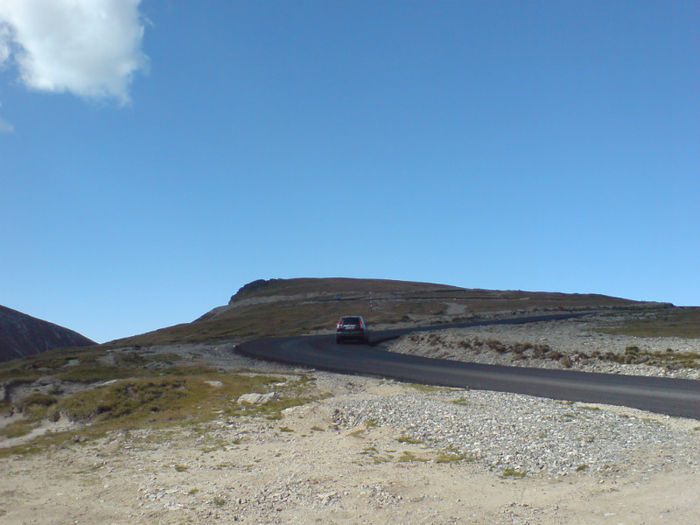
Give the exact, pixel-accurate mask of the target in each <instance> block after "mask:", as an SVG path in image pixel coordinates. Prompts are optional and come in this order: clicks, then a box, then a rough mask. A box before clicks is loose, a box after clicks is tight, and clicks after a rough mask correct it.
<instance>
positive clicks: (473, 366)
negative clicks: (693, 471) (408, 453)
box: [236, 314, 700, 419]
mask: <svg viewBox="0 0 700 525" xmlns="http://www.w3.org/2000/svg"><path fill="white" fill-rule="evenodd" d="M580 315H585V314H575V315H571V314H563V315H554V316H553V315H549V316H538V317H528V318H520V319H510V320H500V321H490V322H480V323H467V324H460V325H441V326H432V327H426V328H411V329H405V330H390V331H384V332H376V333H373V334H372V343H371V345H337V344H336V343H335V336H334V335H330V336H329V335H324V336H307V337H284V338H274V339H258V340H256V341H249V342H247V343H243V344H240V345H238V346H237V347H236V351H237V352H238V353H240V354H243V355H246V356H249V357H254V358H258V359H266V360H270V361H277V362H281V363H287V364H293V365H304V366H309V367H312V368H317V369H320V370H329V371H332V372H342V373H350V374H360V375H370V376H379V377H387V378H392V379H398V380H400V381H410V382H414V383H423V384H430V385H440V386H451V387H463V388H466V387H469V388H474V389H478V390H496V391H500V392H514V393H518V394H528V395H532V396H539V397H548V398H553V399H564V400H571V401H585V402H589V403H607V404H611V405H622V406H628V407H633V408H639V409H642V410H648V411H651V412H658V413H662V414H668V415H670V416H681V417H690V418H695V419H700V381H696V380H692V379H671V378H665V377H641V376H625V375H613V374H594V373H586V372H575V371H571V370H551V369H544V368H524V367H510V366H498V365H483V364H477V363H463V362H459V361H449V360H446V359H431V358H428V357H419V356H413V355H405V354H397V353H392V352H386V351H384V350H381V349H379V348H376V347H375V346H376V345H377V344H378V343H380V342H383V341H386V340H389V339H393V338H396V337H398V336H400V335H402V334H405V333H410V332H416V331H430V330H442V329H444V328H453V327H468V326H483V325H487V324H523V323H532V322H538V321H545V320H554V319H565V318H571V317H575V316H580Z"/></svg>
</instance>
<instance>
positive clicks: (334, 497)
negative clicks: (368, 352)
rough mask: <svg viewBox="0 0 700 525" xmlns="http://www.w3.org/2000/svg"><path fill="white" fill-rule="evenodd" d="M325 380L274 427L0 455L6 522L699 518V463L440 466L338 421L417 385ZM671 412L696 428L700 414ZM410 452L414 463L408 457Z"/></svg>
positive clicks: (391, 438)
mask: <svg viewBox="0 0 700 525" xmlns="http://www.w3.org/2000/svg"><path fill="white" fill-rule="evenodd" d="M317 376H318V381H319V388H321V389H322V390H324V391H327V392H330V393H333V394H334V395H333V397H330V398H328V399H325V400H322V401H316V402H313V403H311V404H308V405H304V406H301V407H295V408H292V409H288V410H287V411H286V412H285V414H284V417H283V418H282V419H281V420H278V421H268V420H260V419H238V418H236V419H232V420H220V421H215V422H212V423H211V424H208V425H206V426H200V427H196V428H177V429H171V430H160V431H153V430H138V431H131V432H127V431H120V432H116V433H113V434H111V435H109V436H107V437H105V438H103V439H101V440H99V441H93V442H68V443H65V444H63V445H62V446H57V447H54V448H52V449H50V450H48V451H45V452H42V453H38V454H33V455H29V456H26V457H17V456H16V457H11V458H6V459H2V460H0V472H2V477H0V495H1V496H2V497H1V498H0V522H2V523H8V524H15V523H16V524H19V523H46V524H48V523H212V522H221V523H230V522H234V521H240V522H243V523H483V524H494V523H516V524H520V523H532V524H563V523H581V524H616V525H617V524H622V523H624V524H642V523H647V524H653V523H673V524H695V523H697V517H698V515H699V512H700V491H698V487H699V486H700V474H699V473H698V472H697V470H694V468H693V467H692V466H678V463H674V465H676V466H675V467H674V468H673V469H669V468H666V469H661V470H655V471H652V472H649V471H645V470H643V469H640V468H638V465H639V464H640V463H641V464H643V463H644V462H645V461H644V459H645V458H639V457H637V458H636V459H637V461H635V462H634V464H635V465H634V466H632V465H630V466H629V467H627V466H626V465H625V464H624V463H623V464H620V465H616V466H614V468H611V469H610V470H609V471H607V472H581V473H575V474H572V475H569V476H560V477H555V476H548V475H539V474H538V475H529V474H528V475H526V476H525V477H523V478H503V477H502V474H499V473H497V472H492V471H489V470H488V469H487V468H485V467H484V465H482V464H480V463H479V462H470V461H450V462H447V463H439V462H437V461H436V460H437V458H438V453H439V451H437V450H434V449H431V448H430V447H429V446H428V445H425V444H422V443H403V442H400V441H398V440H397V436H399V435H400V434H401V429H399V428H391V427H387V426H377V427H372V426H369V427H368V426H367V425H358V426H356V427H340V426H338V425H337V424H336V423H335V422H334V418H333V404H334V403H335V402H336V401H337V400H339V399H353V398H358V397H361V398H373V397H386V396H391V395H396V394H398V393H405V392H413V393H416V389H415V388H412V387H410V386H409V385H403V384H400V383H394V382H389V381H383V380H380V379H371V378H357V377H353V378H348V377H347V376H341V375H336V374H328V373H318V374H317ZM416 395H431V393H429V392H427V393H421V392H419V393H417V394H416ZM503 395H504V396H508V395H512V394H503ZM504 399H507V397H504ZM610 409H611V410H617V411H619V410H626V409H620V408H619V407H615V408H613V407H610ZM631 412H632V411H631ZM633 412H635V413H639V411H633ZM650 416H651V415H650ZM662 419H663V418H662ZM665 420H666V421H667V424H669V425H672V426H673V427H674V428H675V429H676V430H677V429H678V428H679V426H680V427H684V428H685V429H686V431H687V432H688V433H690V434H691V435H692V434H696V435H697V434H699V433H698V432H697V431H696V430H695V428H696V426H697V425H696V424H697V423H698V422H694V421H691V420H681V419H675V418H665ZM406 452H408V453H410V454H411V455H412V456H410V457H412V458H413V460H411V461H402V460H401V459H400V458H402V457H406V454H405V453H406ZM630 453H631V454H639V453H640V451H630ZM644 453H647V454H653V451H652V452H649V451H647V452H644ZM698 453H699V454H700V452H698ZM660 454H662V453H660ZM640 459H641V461H640ZM659 459H660V458H652V457H649V458H648V460H649V463H650V464H655V463H659ZM695 459H696V460H697V459H698V458H697V457H696V458H695ZM681 460H682V458H681ZM681 463H682V461H681Z"/></svg>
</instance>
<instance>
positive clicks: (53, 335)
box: [0, 306, 97, 361]
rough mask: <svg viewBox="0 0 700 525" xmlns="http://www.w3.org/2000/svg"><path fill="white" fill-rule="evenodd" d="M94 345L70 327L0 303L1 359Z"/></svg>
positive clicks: (5, 359) (6, 359)
mask: <svg viewBox="0 0 700 525" xmlns="http://www.w3.org/2000/svg"><path fill="white" fill-rule="evenodd" d="M94 344H97V343H95V342H94V341H92V340H90V339H88V338H87V337H85V336H82V335H80V334H79V333H77V332H74V331H73V330H69V329H68V328H64V327H62V326H58V325H56V324H53V323H49V322H48V321H42V320H41V319H37V318H36V317H31V316H29V315H27V314H23V313H22V312H18V311H17V310H12V309H11V308H6V307H4V306H0V361H8V360H10V359H17V358H19V357H27V356H31V355H34V354H38V353H41V352H45V351H46V350H51V349H52V348H60V347H66V346H88V345H94Z"/></svg>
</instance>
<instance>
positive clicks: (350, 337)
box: [335, 315, 369, 344]
mask: <svg viewBox="0 0 700 525" xmlns="http://www.w3.org/2000/svg"><path fill="white" fill-rule="evenodd" d="M345 341H360V342H361V343H364V344H368V343H369V331H368V330H367V323H366V322H365V319H364V317H362V316H361V315H345V316H343V317H341V318H340V319H338V323H337V324H336V325H335V342H336V343H338V344H340V343H343V342H345Z"/></svg>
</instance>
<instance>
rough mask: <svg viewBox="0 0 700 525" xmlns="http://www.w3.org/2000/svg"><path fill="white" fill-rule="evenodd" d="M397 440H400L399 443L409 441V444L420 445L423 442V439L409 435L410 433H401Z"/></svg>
mask: <svg viewBox="0 0 700 525" xmlns="http://www.w3.org/2000/svg"><path fill="white" fill-rule="evenodd" d="M396 441H398V442H399V443H408V444H409V445H418V444H420V443H423V440H422V439H419V438H414V437H413V436H409V435H408V434H401V435H400V436H399V437H397V438H396Z"/></svg>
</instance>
